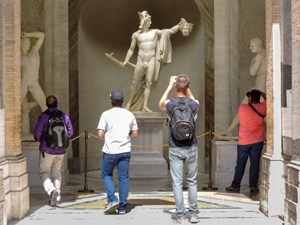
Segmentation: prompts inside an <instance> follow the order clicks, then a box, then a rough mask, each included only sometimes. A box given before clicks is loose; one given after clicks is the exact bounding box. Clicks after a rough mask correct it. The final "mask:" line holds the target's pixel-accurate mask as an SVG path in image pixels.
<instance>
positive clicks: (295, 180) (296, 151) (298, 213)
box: [285, 0, 300, 225]
mask: <svg viewBox="0 0 300 225" xmlns="http://www.w3.org/2000/svg"><path fill="white" fill-rule="evenodd" d="M291 2H292V3H291V12H292V37H293V39H292V93H291V95H292V96H291V98H292V104H291V113H290V118H289V119H290V120H291V123H290V124H291V125H292V126H291V132H290V133H289V134H290V136H289V143H290V145H291V154H292V160H291V161H290V162H289V163H288V164H287V169H286V173H287V180H286V196H285V212H286V218H285V222H286V224H288V225H296V224H299V223H300V219H299V217H300V206H299V193H300V185H299V177H300V102H299V98H300V65H299V63H300V14H299V10H300V1H299V0H292V1H291Z"/></svg>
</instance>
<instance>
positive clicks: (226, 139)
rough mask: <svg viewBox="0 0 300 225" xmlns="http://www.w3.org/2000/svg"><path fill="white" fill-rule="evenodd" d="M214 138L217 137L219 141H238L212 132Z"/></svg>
mask: <svg viewBox="0 0 300 225" xmlns="http://www.w3.org/2000/svg"><path fill="white" fill-rule="evenodd" d="M211 133H212V134H213V135H214V136H216V137H218V138H219V139H221V140H225V141H237V140H235V139H233V138H228V137H226V136H222V135H219V134H216V133H214V132H211Z"/></svg>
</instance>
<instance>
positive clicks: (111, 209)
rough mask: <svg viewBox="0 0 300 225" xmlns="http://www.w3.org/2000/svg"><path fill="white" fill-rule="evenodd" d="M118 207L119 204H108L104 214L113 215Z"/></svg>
mask: <svg viewBox="0 0 300 225" xmlns="http://www.w3.org/2000/svg"><path fill="white" fill-rule="evenodd" d="M118 207H119V202H110V203H108V205H107V206H106V207H105V209H104V213H105V214H108V213H114V212H116V209H117V208H118Z"/></svg>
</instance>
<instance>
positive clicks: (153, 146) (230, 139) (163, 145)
mask: <svg viewBox="0 0 300 225" xmlns="http://www.w3.org/2000/svg"><path fill="white" fill-rule="evenodd" d="M87 133H88V135H89V136H91V137H94V138H97V139H99V140H104V138H101V137H99V136H98V135H95V134H92V133H90V132H87ZM210 133H211V134H213V135H214V136H215V137H218V138H219V139H221V140H226V141H236V140H235V139H233V138H228V137H226V136H222V135H219V134H216V133H214V132H213V131H208V132H206V133H203V134H200V135H198V136H197V137H196V138H197V139H199V138H201V137H204V136H206V135H208V134H210ZM84 135H85V133H81V134H80V135H78V136H77V137H75V138H72V139H71V140H70V141H74V140H76V139H78V138H80V137H82V136H84ZM131 146H132V147H133V148H162V147H167V146H169V144H162V145H131Z"/></svg>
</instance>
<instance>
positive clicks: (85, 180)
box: [78, 130, 94, 192]
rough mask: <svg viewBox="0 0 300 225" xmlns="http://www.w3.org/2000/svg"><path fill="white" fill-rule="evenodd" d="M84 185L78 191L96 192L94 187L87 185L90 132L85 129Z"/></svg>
mask: <svg viewBox="0 0 300 225" xmlns="http://www.w3.org/2000/svg"><path fill="white" fill-rule="evenodd" d="M84 134H85V136H84V187H83V189H79V190H78V192H94V190H93V189H89V187H88V185H87V152H88V138H89V132H88V131H87V130H85V131H84Z"/></svg>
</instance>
